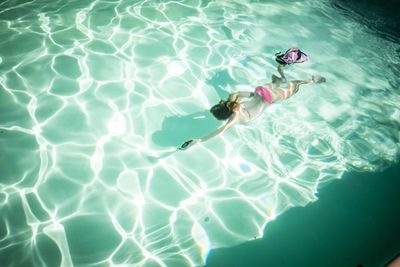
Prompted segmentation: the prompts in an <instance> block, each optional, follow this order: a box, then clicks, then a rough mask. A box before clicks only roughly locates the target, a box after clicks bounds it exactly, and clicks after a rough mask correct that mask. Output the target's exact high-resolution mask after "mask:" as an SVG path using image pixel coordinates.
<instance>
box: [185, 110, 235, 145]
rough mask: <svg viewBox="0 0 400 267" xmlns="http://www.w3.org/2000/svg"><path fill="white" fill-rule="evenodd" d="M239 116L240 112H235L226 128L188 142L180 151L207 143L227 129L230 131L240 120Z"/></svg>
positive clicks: (220, 128)
mask: <svg viewBox="0 0 400 267" xmlns="http://www.w3.org/2000/svg"><path fill="white" fill-rule="evenodd" d="M238 114H239V113H238V112H234V113H233V114H232V116H231V118H230V119H229V120H228V121H227V122H226V124H225V125H224V126H222V127H219V128H218V129H217V130H215V131H214V132H212V133H210V134H209V135H207V136H205V137H203V138H200V139H193V140H188V141H186V142H185V143H183V144H182V145H181V147H180V148H179V149H180V150H186V149H188V148H189V147H191V146H193V145H195V144H197V143H200V142H205V141H207V140H209V139H211V138H213V137H215V136H217V135H219V134H221V133H223V132H224V131H225V130H226V129H228V128H229V127H231V126H232V125H234V124H235V123H237V121H238V118H239V116H238Z"/></svg>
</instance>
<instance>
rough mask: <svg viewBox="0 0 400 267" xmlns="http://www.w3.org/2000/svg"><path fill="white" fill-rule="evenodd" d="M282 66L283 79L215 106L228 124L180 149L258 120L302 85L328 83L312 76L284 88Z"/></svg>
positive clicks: (213, 109)
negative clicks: (239, 125) (232, 127)
mask: <svg viewBox="0 0 400 267" xmlns="http://www.w3.org/2000/svg"><path fill="white" fill-rule="evenodd" d="M281 66H282V64H280V65H279V66H278V70H279V72H280V73H281V77H282V78H279V77H277V76H275V75H272V82H271V83H269V84H266V85H260V86H258V87H256V89H255V90H254V92H245V91H242V92H237V93H233V94H230V95H229V97H228V99H227V100H221V101H220V102H219V103H218V104H216V105H215V106H213V107H212V108H211V109H210V112H211V113H212V114H213V115H214V117H215V118H217V119H218V120H227V122H226V124H225V125H224V126H222V127H220V128H218V129H217V130H216V131H214V132H213V133H211V134H209V135H207V136H205V137H203V138H200V139H193V140H188V141H186V142H185V143H183V144H182V146H181V147H180V148H179V149H180V150H186V149H188V148H189V147H191V146H193V145H195V144H197V143H200V142H204V141H207V140H209V139H210V138H212V137H214V136H217V135H218V134H220V133H222V132H224V131H225V130H226V129H228V128H229V127H231V126H232V125H234V124H237V123H239V124H243V123H247V122H249V121H251V120H254V119H256V118H258V117H259V116H260V115H261V114H262V113H263V112H264V110H265V109H266V108H267V107H268V106H269V105H271V104H273V103H275V102H278V101H282V100H284V99H287V98H289V97H291V96H292V95H294V94H295V93H296V92H297V91H298V90H299V88H300V85H302V84H311V83H322V82H325V81H326V80H325V78H323V77H321V76H312V78H311V79H310V80H294V81H289V82H287V84H288V87H287V88H282V87H280V85H281V83H282V82H283V80H285V76H284V74H283V67H281Z"/></svg>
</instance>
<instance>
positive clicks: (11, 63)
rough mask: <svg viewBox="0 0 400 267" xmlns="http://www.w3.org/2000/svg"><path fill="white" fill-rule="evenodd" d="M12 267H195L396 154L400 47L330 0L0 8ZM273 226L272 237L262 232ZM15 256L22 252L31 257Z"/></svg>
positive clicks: (3, 245) (4, 210) (6, 255)
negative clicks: (256, 106) (221, 107)
mask: <svg viewBox="0 0 400 267" xmlns="http://www.w3.org/2000/svg"><path fill="white" fill-rule="evenodd" d="M0 10H1V11H0V36H1V39H0V40H1V41H0V71H1V77H0V86H1V90H0V94H1V96H0V109H1V112H0V130H1V133H0V136H1V139H0V141H1V147H2V150H1V154H0V158H1V161H0V168H1V178H0V179H1V180H0V182H1V184H0V189H1V190H0V192H1V193H0V212H1V214H2V216H1V220H0V253H1V254H0V255H1V258H2V262H3V263H4V264H3V265H4V266H115V265H120V266H198V265H203V264H204V263H205V260H206V257H207V255H208V253H209V251H210V250H211V249H213V248H220V247H229V246H233V245H236V244H240V243H243V242H245V241H249V240H253V239H258V238H260V237H261V236H262V234H263V229H264V227H265V225H267V224H268V222H270V221H272V220H274V219H276V218H277V217H278V216H279V215H281V214H282V213H284V212H285V211H287V210H288V209H289V208H291V207H296V206H305V205H307V204H308V203H310V202H313V201H316V200H317V197H316V193H317V191H318V189H319V188H321V186H323V185H325V184H327V183H328V182H330V181H333V180H337V179H340V178H341V177H342V175H343V173H344V172H346V171H351V170H352V171H354V170H355V171H377V170H380V169H382V168H384V167H386V166H388V165H390V164H392V163H393V162H395V161H396V160H397V159H398V157H399V138H400V136H399V127H400V107H399V103H400V96H399V93H398V88H399V82H398V71H397V70H396V68H398V64H399V57H398V56H393V55H398V52H396V51H397V50H398V49H399V44H398V43H396V42H393V41H391V40H387V39H382V38H380V37H376V36H375V35H373V34H372V33H371V32H369V30H368V28H366V27H364V26H362V25H360V24H358V23H357V22H355V21H353V20H349V19H346V17H343V16H341V14H340V13H339V12H337V11H336V10H335V9H333V8H332V7H331V5H329V3H328V2H325V1H301V2H299V1H288V2H285V5H282V3H281V2H280V1H268V2H264V1H261V2H260V1H218V2H217V1H168V2H164V1H122V0H120V1H69V2H68V4H66V3H63V2H61V1H54V2H52V3H47V2H46V1H30V2H24V1H5V2H3V3H2V4H1V5H0ZM291 46H299V47H301V48H302V49H303V50H304V51H306V52H307V53H308V54H309V55H310V58H311V60H310V61H309V62H307V63H303V64H299V65H296V66H294V67H291V68H289V69H288V72H287V77H288V78H289V79H307V78H309V77H311V75H313V74H321V75H323V76H325V77H326V78H327V80H328V82H327V83H326V84H318V85H310V86H305V87H304V88H302V89H301V90H300V92H299V93H298V94H297V95H295V96H294V97H292V98H291V99H289V100H288V101H286V102H283V103H280V104H276V105H273V106H271V107H270V108H268V109H267V111H266V113H265V115H264V116H263V117H261V118H259V119H258V120H257V121H254V122H253V123H252V124H250V125H245V126H238V127H235V128H234V129H230V130H229V131H227V132H226V133H224V135H223V136H220V137H217V138H215V139H213V140H210V141H209V142H206V143H203V144H200V145H199V146H197V147H193V148H191V149H190V150H188V151H185V152H181V151H179V152H176V147H177V146H179V145H180V144H181V143H182V142H183V141H185V140H187V139H190V138H193V137H200V136H202V135H203V134H206V133H208V132H209V131H212V130H213V129H214V128H215V127H217V126H218V123H217V122H216V121H214V120H213V119H212V118H211V117H210V115H209V113H208V112H207V110H208V109H209V107H210V106H212V105H213V104H214V103H215V102H217V101H218V100H219V99H220V98H221V97H225V96H227V95H228V93H229V92H232V91H235V90H253V88H254V87H255V86H257V85H259V84H260V83H263V82H266V81H269V79H270V76H271V74H272V73H275V72H276V71H275V69H276V65H275V62H274V60H273V54H274V53H275V52H277V51H282V50H285V49H286V48H288V47H291ZM267 227H268V226H267ZM21 255H22V256H21Z"/></svg>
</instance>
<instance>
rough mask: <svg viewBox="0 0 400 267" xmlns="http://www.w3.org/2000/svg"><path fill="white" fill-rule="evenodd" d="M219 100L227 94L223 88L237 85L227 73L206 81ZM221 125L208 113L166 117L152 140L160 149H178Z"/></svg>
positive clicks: (224, 72) (225, 71)
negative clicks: (186, 142) (184, 143)
mask: <svg viewBox="0 0 400 267" xmlns="http://www.w3.org/2000/svg"><path fill="white" fill-rule="evenodd" d="M207 84H209V85H210V86H211V87H212V88H213V89H214V90H215V92H216V93H217V95H218V96H219V98H220V99H224V98H226V97H227V95H229V92H228V91H226V90H225V89H224V88H225V87H226V86H228V85H230V86H235V85H236V84H237V83H236V82H235V81H234V80H233V79H232V77H231V76H230V75H229V73H228V71H227V70H226V69H225V70H221V71H218V72H216V73H215V74H214V75H213V77H211V79H209V80H207ZM220 125H221V122H220V121H218V120H216V119H215V118H214V117H213V115H212V114H211V113H210V111H208V110H205V111H199V112H195V113H192V114H188V115H184V116H182V115H176V116H170V117H166V118H165V119H164V121H163V123H162V128H161V130H160V131H157V132H155V133H153V135H152V140H153V142H154V143H155V144H157V145H159V146H162V147H171V146H172V147H176V148H178V147H180V146H181V145H182V143H183V142H185V141H186V140H189V139H195V138H201V137H203V136H205V135H207V134H209V133H210V132H211V131H212V130H213V129H216V128H217V127H218V126H220Z"/></svg>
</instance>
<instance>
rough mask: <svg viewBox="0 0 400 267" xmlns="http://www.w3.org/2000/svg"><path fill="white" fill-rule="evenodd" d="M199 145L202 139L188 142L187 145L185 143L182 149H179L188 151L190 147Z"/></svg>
mask: <svg viewBox="0 0 400 267" xmlns="http://www.w3.org/2000/svg"><path fill="white" fill-rule="evenodd" d="M197 143H200V139H192V140H188V141H186V142H185V143H183V144H182V145H181V147H180V148H179V150H186V149H188V148H189V147H191V146H193V145H195V144H197Z"/></svg>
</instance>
